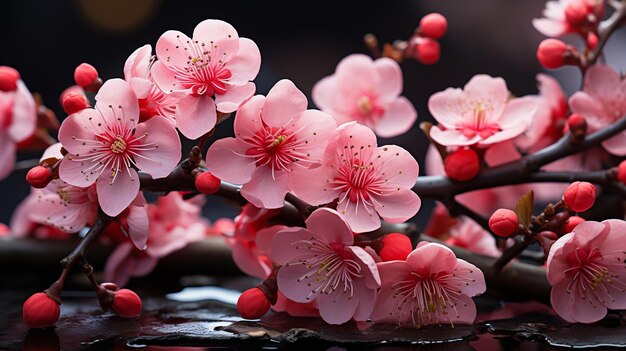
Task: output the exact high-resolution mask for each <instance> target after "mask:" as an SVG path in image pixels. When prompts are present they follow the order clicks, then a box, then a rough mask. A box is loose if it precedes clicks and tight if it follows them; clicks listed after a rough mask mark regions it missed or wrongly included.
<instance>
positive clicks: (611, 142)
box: [602, 132, 626, 156]
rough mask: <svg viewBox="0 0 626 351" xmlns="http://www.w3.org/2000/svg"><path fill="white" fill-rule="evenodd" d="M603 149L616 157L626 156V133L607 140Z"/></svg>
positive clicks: (603, 144)
mask: <svg viewBox="0 0 626 351" xmlns="http://www.w3.org/2000/svg"><path fill="white" fill-rule="evenodd" d="M602 147H604V149H605V150H606V151H608V152H609V153H610V154H613V155H616V156H626V133H624V132H621V133H619V134H617V135H616V136H614V137H612V138H610V139H608V140H605V141H604V142H603V143H602Z"/></svg>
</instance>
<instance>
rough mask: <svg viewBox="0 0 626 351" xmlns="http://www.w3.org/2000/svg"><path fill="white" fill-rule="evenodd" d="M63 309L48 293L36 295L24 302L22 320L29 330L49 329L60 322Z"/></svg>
mask: <svg viewBox="0 0 626 351" xmlns="http://www.w3.org/2000/svg"><path fill="white" fill-rule="evenodd" d="M60 313H61V308H60V307H59V304H58V303H57V302H56V301H54V300H53V299H51V298H50V297H49V296H48V295H47V294H46V293H42V292H41V293H36V294H33V295H32V296H31V297H29V298H28V300H26V302H24V306H23V307H22V318H23V319H24V323H26V325H27V326H28V327H29V328H48V327H51V326H53V325H54V323H56V321H57V320H59V315H60Z"/></svg>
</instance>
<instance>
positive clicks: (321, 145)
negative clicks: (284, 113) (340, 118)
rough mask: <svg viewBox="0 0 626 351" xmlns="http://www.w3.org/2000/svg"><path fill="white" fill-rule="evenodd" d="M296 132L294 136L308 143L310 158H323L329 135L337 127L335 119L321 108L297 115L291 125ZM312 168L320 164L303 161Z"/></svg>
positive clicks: (307, 150) (308, 156)
mask: <svg viewBox="0 0 626 351" xmlns="http://www.w3.org/2000/svg"><path fill="white" fill-rule="evenodd" d="M287 127H288V128H292V129H293V130H294V131H295V132H297V133H295V134H294V137H295V138H296V139H297V140H298V141H300V142H304V143H305V144H306V148H303V150H306V154H307V158H308V159H309V160H321V158H322V156H323V153H324V149H325V148H326V145H327V144H328V136H329V135H331V134H332V132H333V131H334V130H335V128H337V123H336V122H335V119H334V118H333V117H332V116H330V115H329V114H327V113H324V112H322V111H319V110H306V111H304V112H303V113H301V114H300V115H299V116H297V117H296V118H295V119H294V120H293V121H292V125H291V127H289V126H287ZM302 165H304V166H306V167H307V168H308V167H311V168H314V167H317V166H319V164H314V163H311V162H307V163H302Z"/></svg>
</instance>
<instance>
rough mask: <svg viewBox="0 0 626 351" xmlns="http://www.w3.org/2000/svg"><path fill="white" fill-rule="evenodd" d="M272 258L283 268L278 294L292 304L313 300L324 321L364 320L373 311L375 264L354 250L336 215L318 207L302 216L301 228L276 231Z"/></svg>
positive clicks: (376, 285) (376, 284)
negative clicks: (302, 224)
mask: <svg viewBox="0 0 626 351" xmlns="http://www.w3.org/2000/svg"><path fill="white" fill-rule="evenodd" d="M271 256H272V258H273V259H274V260H275V261H276V262H277V263H278V264H280V265H282V266H281V268H280V269H279V271H278V275H277V279H278V289H279V290H280V292H282V293H283V294H284V295H285V296H286V297H287V298H289V299H290V300H292V301H295V302H299V303H309V302H316V304H317V308H318V309H319V313H320V316H321V317H322V319H323V320H324V321H326V322H327V323H329V324H342V323H345V322H347V321H349V320H350V319H352V318H354V319H355V320H357V321H366V320H367V319H368V318H369V316H370V314H371V313H372V310H373V309H374V304H375V302H376V290H377V289H378V288H379V287H380V277H379V275H378V270H377V269H376V263H375V262H374V260H373V259H372V257H371V256H370V255H369V254H368V253H367V252H366V251H365V250H363V249H362V248H360V247H358V246H354V235H353V233H352V231H351V230H350V227H349V226H348V223H346V221H345V220H344V219H343V218H342V217H341V216H340V215H339V214H338V213H337V212H336V211H334V210H331V209H328V208H321V209H318V210H316V211H315V212H313V213H312V214H311V215H310V216H309V218H307V220H306V229H305V228H298V227H294V228H287V229H283V230H281V231H279V232H278V233H276V235H275V236H274V239H273V240H272V246H271Z"/></svg>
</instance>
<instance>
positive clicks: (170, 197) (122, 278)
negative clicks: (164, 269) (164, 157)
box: [104, 192, 210, 286]
mask: <svg viewBox="0 0 626 351" xmlns="http://www.w3.org/2000/svg"><path fill="white" fill-rule="evenodd" d="M201 205H202V202H201V201H200V202H198V200H195V199H192V200H188V201H185V200H183V198H182V195H181V194H180V193H178V192H170V193H169V194H167V195H165V196H161V197H159V199H158V200H157V201H156V203H153V204H148V205H147V216H148V217H147V218H148V220H149V225H148V231H149V233H150V235H149V236H148V237H147V241H146V243H145V250H140V249H141V248H139V249H138V248H137V247H136V246H134V245H133V244H131V243H130V242H128V241H122V242H120V243H119V244H117V246H116V248H115V250H114V251H113V252H112V253H111V255H110V256H109V258H108V260H107V262H106V265H105V268H104V274H105V277H106V280H108V281H112V282H115V283H116V284H118V285H120V286H122V285H126V283H127V282H128V280H129V279H130V278H131V277H141V276H145V275H147V274H149V273H150V272H152V270H153V269H154V268H155V267H156V265H157V263H158V261H159V259H160V258H163V257H165V256H167V255H169V254H170V253H172V252H175V251H177V250H180V249H182V248H184V247H185V246H187V245H188V244H189V243H192V242H195V241H199V240H202V239H203V238H205V237H206V236H207V231H208V230H209V228H210V227H209V223H208V221H207V220H206V219H204V218H202V211H201V210H202V208H201Z"/></svg>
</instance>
